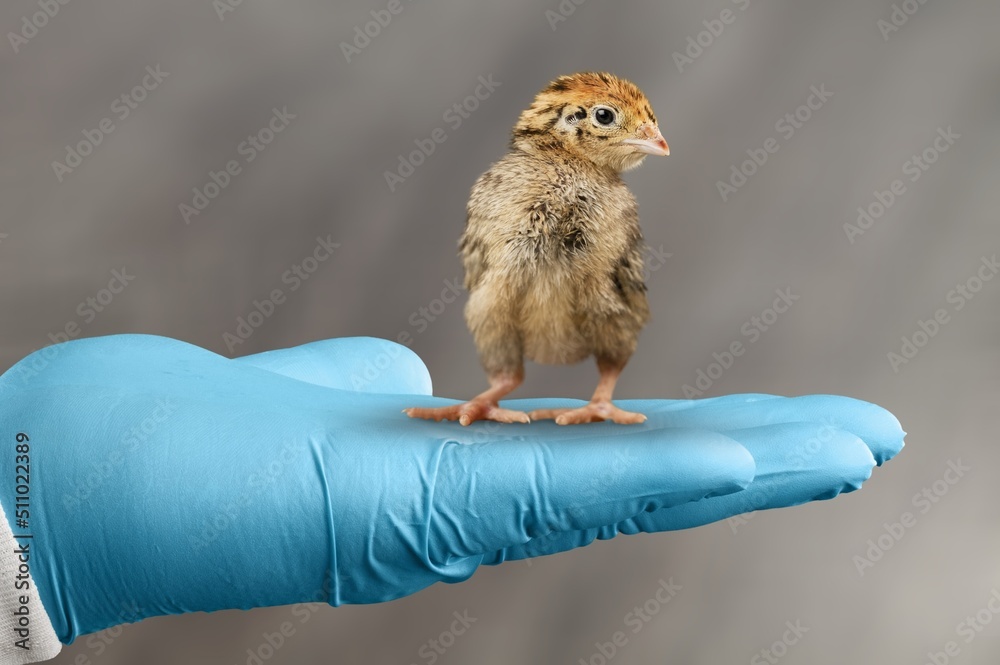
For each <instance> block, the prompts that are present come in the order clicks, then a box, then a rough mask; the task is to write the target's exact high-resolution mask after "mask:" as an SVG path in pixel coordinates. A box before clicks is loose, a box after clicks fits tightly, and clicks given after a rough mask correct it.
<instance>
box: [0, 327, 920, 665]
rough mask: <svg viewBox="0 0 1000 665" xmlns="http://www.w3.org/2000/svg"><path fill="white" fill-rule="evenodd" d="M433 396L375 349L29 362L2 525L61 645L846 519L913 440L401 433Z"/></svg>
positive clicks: (487, 429)
mask: <svg viewBox="0 0 1000 665" xmlns="http://www.w3.org/2000/svg"><path fill="white" fill-rule="evenodd" d="M430 388H431V385H430V378H429V376H428V374H427V370H426V368H425V367H424V365H423V364H422V363H421V362H420V360H419V359H418V358H417V357H416V356H415V355H414V354H413V353H412V352H411V351H409V350H408V349H406V348H405V347H402V346H399V345H397V344H394V343H391V342H387V341H384V340H378V339H371V338H350V339H339V340H329V341H322V342H315V343H312V344H307V345H304V346H300V347H296V348H293V349H287V350H282V351H272V352H268V353H264V354H260V355H257V356H249V357H245V358H240V359H236V360H232V359H228V358H224V357H222V356H219V355H216V354H215V353H212V352H209V351H206V350H204V349H201V348H198V347H196V346H192V345H190V344H187V343H184V342H179V341H176V340H171V339H167V338H163V337H155V336H147V335H116V336H110V337H100V338H92V339H83V340H77V341H72V342H68V343H65V344H61V345H57V346H53V347H48V348H46V349H43V350H41V351H38V352H36V353H34V354H32V355H30V356H28V357H27V358H25V359H24V360H22V361H21V362H20V363H18V364H17V365H15V366H14V367H13V368H11V369H10V370H8V371H7V372H6V373H5V374H3V376H2V377H0V441H2V442H3V448H2V450H3V453H2V454H0V505H2V507H3V510H4V512H5V514H6V518H7V523H8V524H9V525H10V528H11V529H12V531H13V534H14V535H15V538H16V537H17V536H19V535H31V536H32V538H30V539H27V538H22V539H16V540H15V543H16V544H24V543H29V547H28V549H29V551H30V556H29V557H28V558H29V562H28V565H29V567H30V575H31V576H32V578H33V580H34V583H35V585H36V586H37V589H34V588H33V589H31V590H30V592H31V593H37V595H38V597H39V598H40V600H41V603H42V605H43V606H44V610H45V614H47V616H48V619H49V620H50V621H51V625H52V627H53V628H54V631H55V636H56V637H58V639H59V640H60V641H62V642H64V643H68V642H71V641H73V639H74V638H76V637H77V636H79V635H81V634H84V633H89V632H93V631H98V630H101V629H104V628H106V627H109V626H112V625H116V624H119V623H122V622H125V621H136V620H139V619H141V618H145V617H149V616H155V615H161V614H175V613H181V612H192V611H198V610H203V611H212V610H220V609H228V608H242V609H249V608H253V607H262V606H269V605H281V604H289V603H297V602H303V601H326V602H329V603H330V604H332V605H340V604H342V603H374V602H381V601H386V600H391V599H394V598H399V597H401V596H405V595H407V594H411V593H414V592H416V591H418V590H420V589H422V588H424V587H426V586H428V585H430V584H433V583H434V582H437V581H445V582H459V581H462V580H465V579H467V578H468V577H470V576H471V575H472V574H473V572H474V571H475V570H476V568H477V567H478V566H479V565H480V564H484V563H485V564H496V563H500V562H502V561H504V560H507V559H515V558H524V557H532V556H540V555H544V554H551V553H555V552H559V551H563V550H567V549H571V548H573V547H578V546H581V545H585V544H587V543H589V542H591V541H592V540H593V539H594V538H610V537H613V536H614V535H616V534H617V533H636V532H639V531H645V532H654V531H664V530H670V529H682V528H688V527H693V526H697V525H700V524H706V523H709V522H713V521H716V520H720V519H724V518H727V517H729V516H732V515H737V514H740V513H744V512H747V511H750V510H756V509H762V508H774V507H781V506H790V505H795V504H799V503H802V502H805V501H810V500H814V499H826V498H831V497H833V496H836V495H837V494H839V493H840V492H846V491H851V490H855V489H857V488H859V487H860V486H861V483H862V482H863V481H865V480H866V479H867V478H868V477H869V474H870V473H871V470H872V467H873V466H874V465H875V464H876V463H879V464H881V463H882V462H883V461H885V460H887V459H889V458H891V457H892V456H893V455H895V454H896V453H897V452H898V451H899V450H900V448H901V447H902V439H903V435H904V433H903V431H902V430H901V429H900V426H899V423H898V422H897V420H896V419H895V418H894V417H893V416H892V415H891V414H890V413H888V412H887V411H885V410H883V409H881V408H880V407H877V406H874V405H872V404H868V403H865V402H860V401H857V400H853V399H849V398H845V397H834V396H810V397H799V398H783V397H773V396H767V395H732V396H727V397H719V398H714V399H703V400H694V401H692V400H648V401H637V402H631V403H629V402H628V401H627V400H626V401H624V402H623V403H622V406H623V407H624V408H628V409H636V410H639V411H642V412H643V413H646V414H647V415H648V416H649V419H648V421H647V422H646V423H644V424H643V425H632V426H618V425H613V424H604V423H601V424H595V425H581V426H577V427H559V426H557V425H555V424H553V423H551V422H538V423H531V424H528V425H522V424H512V425H499V424H496V423H476V424H473V425H472V426H470V427H466V428H463V427H460V426H458V425H456V424H455V423H447V422H443V423H435V422H429V421H418V420H412V419H410V418H408V417H406V416H405V415H404V414H403V413H401V409H402V408H403V407H407V406H414V405H428V406H431V405H440V404H443V403H446V402H447V401H448V400H443V399H439V398H435V397H432V396H431V395H430ZM566 402H567V401H566V400H560V401H557V400H517V401H514V402H512V403H511V405H512V406H513V408H518V409H526V410H530V409H533V408H540V407H545V406H552V405H555V404H556V403H559V404H561V405H563V404H566ZM18 446H22V447H21V448H18ZM18 455H26V456H27V457H22V458H18V457H17V456H18ZM21 463H24V464H30V478H29V479H28V480H30V482H28V483H25V482H21V483H17V482H15V477H16V476H17V473H16V471H18V470H17V469H16V466H17V465H18V464H21ZM25 484H28V485H29V487H28V488H27V489H25V490H23V491H22V489H21V488H20V487H19V485H25ZM19 497H20V498H19ZM22 509H23V510H24V511H25V512H24V515H25V516H24V517H23V519H24V520H25V521H24V522H19V520H20V519H22V517H21V515H22V513H21V510H22ZM0 522H2V520H0ZM0 527H2V524H0ZM3 530H4V531H6V529H3ZM7 535H8V537H9V534H7ZM2 596H3V591H2V590H0V600H3V598H2ZM4 602H7V601H4ZM38 619H39V617H34V619H33V620H35V621H36V625H37V621H38ZM42 619H44V617H42ZM46 657H51V654H49V655H47V656H46ZM36 659H37V658H36ZM0 662H5V661H2V660H0ZM6 662H15V661H14V660H9V661H6ZM16 662H31V661H30V660H24V659H23V658H22V659H21V660H20V661H16Z"/></svg>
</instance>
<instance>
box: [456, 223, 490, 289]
mask: <svg viewBox="0 0 1000 665" xmlns="http://www.w3.org/2000/svg"><path fill="white" fill-rule="evenodd" d="M480 231H481V220H477V219H476V218H474V217H473V216H472V215H471V214H470V215H469V216H467V217H466V220H465V231H464V232H463V233H462V237H461V238H459V241H458V249H459V253H460V254H461V256H462V267H463V268H464V269H465V288H466V290H467V291H469V292H470V293H471V292H472V291H473V290H474V289H475V288H476V286H478V285H479V283H480V282H481V281H482V278H483V274H484V273H485V272H486V244H485V242H484V239H483V238H482V235H481V233H480Z"/></svg>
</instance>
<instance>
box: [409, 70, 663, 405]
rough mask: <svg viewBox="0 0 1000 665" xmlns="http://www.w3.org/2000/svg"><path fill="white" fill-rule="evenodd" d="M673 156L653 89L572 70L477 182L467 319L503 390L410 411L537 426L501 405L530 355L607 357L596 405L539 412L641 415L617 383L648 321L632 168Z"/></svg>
mask: <svg viewBox="0 0 1000 665" xmlns="http://www.w3.org/2000/svg"><path fill="white" fill-rule="evenodd" d="M647 154H660V155H665V154H669V150H668V148H667V144H666V142H665V141H664V140H663V137H662V135H660V132H659V129H658V128H657V125H656V118H655V116H654V115H653V111H652V108H651V107H650V104H649V102H648V101H647V100H646V97H645V95H643V93H642V92H641V91H640V90H639V89H638V88H637V87H636V86H635V85H634V84H632V83H629V82H628V81H624V80H622V79H618V78H616V77H614V76H612V75H610V74H604V73H583V74H575V75H572V76H563V77H560V78H558V79H556V80H555V81H553V82H552V83H551V84H550V85H549V86H548V87H547V88H545V89H544V90H543V91H542V92H540V93H539V94H538V96H537V97H536V98H535V100H534V102H533V103H532V104H531V106H530V107H529V108H528V109H526V110H525V111H524V112H522V113H521V116H520V118H519V119H518V121H517V123H516V124H515V126H514V129H513V133H512V137H511V145H510V151H509V152H508V153H507V154H506V155H505V156H504V157H503V158H502V159H500V160H499V161H498V162H496V163H495V164H494V165H493V166H492V167H491V168H490V169H489V170H488V171H486V172H485V173H484V174H482V175H481V176H480V177H479V179H478V180H477V181H476V183H475V184H474V185H473V187H472V194H471V197H470V199H469V203H468V209H467V212H468V218H467V221H466V227H465V231H464V233H463V234H462V237H461V239H460V241H459V249H460V253H461V257H462V263H463V265H464V267H465V286H466V288H467V289H468V291H469V301H468V303H467V305H466V308H465V318H466V322H467V323H468V325H469V329H470V330H471V331H472V335H473V337H474V339H475V342H476V347H477V349H478V351H479V357H480V360H481V361H482V364H483V367H484V369H485V370H486V372H487V375H488V376H489V377H490V382H491V384H492V387H491V389H490V390H488V391H486V392H485V393H483V394H482V395H480V396H479V397H477V398H475V399H474V400H472V401H470V402H467V403H466V404H464V405H456V406H455V407H444V408H441V409H408V410H407V412H408V413H409V414H410V415H411V416H415V417H425V418H434V419H442V418H447V419H457V420H460V421H461V422H462V423H463V424H468V423H469V422H472V421H473V420H477V419H484V418H485V419H493V420H502V421H506V422H510V421H520V422H526V421H527V419H528V416H527V415H526V414H523V413H519V412H514V411H509V410H506V409H501V408H499V406H498V404H497V400H498V399H499V397H502V396H503V395H505V394H506V393H508V392H510V390H512V389H513V388H514V387H516V386H517V385H518V384H519V383H520V382H521V379H522V378H523V371H524V370H523V367H524V360H525V359H529V360H533V361H535V362H539V363H548V364H566V363H575V362H579V361H580V360H583V359H584V358H586V357H588V356H591V355H593V356H595V358H596V359H597V362H598V367H599V369H600V370H601V375H602V380H601V384H600V385H599V386H598V391H597V393H595V395H594V399H593V400H592V401H591V403H590V404H589V405H588V407H584V408H583V409H575V410H546V411H536V412H534V413H532V414H530V415H531V417H532V418H549V417H554V418H556V421H557V422H559V423H561V424H568V423H575V422H592V421H596V420H603V419H611V420H615V421H616V422H642V420H644V419H645V418H644V417H643V416H641V414H629V413H628V412H624V411H621V410H619V409H617V407H614V406H613V405H612V404H611V401H610V400H611V391H612V389H613V387H614V382H615V380H616V379H617V376H618V374H619V373H620V371H621V369H622V368H623V367H624V366H625V363H626V362H627V361H628V359H629V357H630V356H631V355H632V352H633V351H634V350H635V347H636V342H637V339H638V336H639V332H640V330H641V329H642V327H643V325H644V324H645V323H646V321H647V320H648V319H649V307H648V304H647V302H646V286H645V284H644V283H643V277H642V273H643V263H642V251H643V239H642V232H641V230H640V228H639V214H638V208H637V205H636V201H635V198H634V197H633V196H632V193H631V192H630V191H629V190H628V188H627V187H626V186H625V183H624V182H623V181H622V179H621V177H620V175H619V173H620V172H622V171H625V170H628V169H631V168H634V167H636V166H638V165H639V164H640V163H641V162H642V160H643V158H644V157H645V156H646V155H647Z"/></svg>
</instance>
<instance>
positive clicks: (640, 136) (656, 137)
mask: <svg viewBox="0 0 1000 665" xmlns="http://www.w3.org/2000/svg"><path fill="white" fill-rule="evenodd" d="M636 135H637V138H634V139H625V140H624V141H622V143H624V144H625V145H630V146H632V147H634V148H635V149H636V150H637V151H639V152H644V153H646V154H647V155H657V156H659V157H666V156H667V155H669V154H670V146H668V145H667V141H666V139H664V138H663V134H661V133H660V128H659V127H657V126H656V125H654V124H652V123H649V122H646V123H643V124H642V125H640V126H639V129H638V131H637V132H636Z"/></svg>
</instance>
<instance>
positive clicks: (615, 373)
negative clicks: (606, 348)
mask: <svg viewBox="0 0 1000 665" xmlns="http://www.w3.org/2000/svg"><path fill="white" fill-rule="evenodd" d="M624 368H625V363H624V362H620V361H611V360H608V359H606V358H601V357H598V358H597V370H598V371H599V372H600V373H601V378H600V380H599V381H598V382H597V389H596V390H595V391H594V396H593V397H591V398H590V402H589V403H588V404H587V405H586V406H581V407H580V408H578V409H536V410H534V411H532V412H531V413H529V414H528V416H529V417H530V418H531V419H532V420H550V419H553V418H554V419H555V421H556V424H558V425H579V424H581V423H598V422H601V421H604V420H611V421H613V422H616V423H618V424H619V425H632V424H638V423H644V422H646V416H644V415H642V414H641V413H634V412H632V411H623V410H622V409H619V408H618V407H617V406H615V405H614V404H612V403H611V396H612V394H613V393H614V391H615V384H616V383H618V377H619V376H620V375H621V373H622V370H623V369H624Z"/></svg>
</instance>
